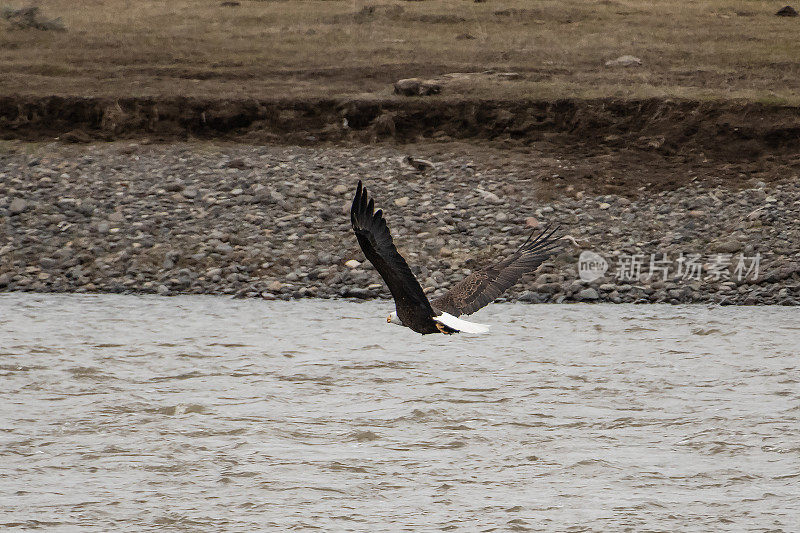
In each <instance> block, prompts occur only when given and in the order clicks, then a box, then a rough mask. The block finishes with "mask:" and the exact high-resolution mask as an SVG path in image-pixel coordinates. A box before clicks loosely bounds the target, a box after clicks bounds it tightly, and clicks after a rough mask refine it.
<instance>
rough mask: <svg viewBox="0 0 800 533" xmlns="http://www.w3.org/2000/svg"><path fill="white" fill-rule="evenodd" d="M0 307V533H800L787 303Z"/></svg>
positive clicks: (795, 342) (797, 391) (64, 299)
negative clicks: (412, 317)
mask: <svg viewBox="0 0 800 533" xmlns="http://www.w3.org/2000/svg"><path fill="white" fill-rule="evenodd" d="M389 307H390V305H389V304H388V303H387V302H372V303H366V304H357V303H351V302H346V301H300V302H292V303H287V302H265V301H241V300H238V301H236V300H230V299H225V298H214V297H178V298H157V297H132V296H79V295H32V294H5V295H0V406H2V410H1V411H0V528H2V529H8V528H9V527H10V526H17V527H37V526H39V527H42V528H44V529H46V530H48V531H76V530H81V531H113V530H135V531H145V530H174V529H181V530H201V531H255V530H265V529H266V530H269V529H274V530H284V529H299V530H302V529H306V528H319V529H322V530H328V531H381V530H403V529H405V530H417V531H419V530H438V529H442V530H450V529H453V530H461V529H463V530H467V531H478V530H484V531H487V530H494V529H499V530H526V529H531V530H541V529H550V530H559V531H642V530H663V531H678V530H680V531H711V530H714V531H720V530H729V531H745V530H747V531H766V530H772V531H777V530H783V531H798V528H800V489H799V488H798V487H800V421H799V420H798V418H800V383H799V382H800V360H798V351H800V322H798V312H797V311H796V310H794V309H789V308H776V307H773V308H768V307H766V308H752V307H750V308H731V307H728V308H706V307H700V306H693V307H666V306H664V307H662V306H589V305H571V306H566V305H565V306H553V305H547V306H527V305H494V306H491V307H489V308H487V309H486V310H484V311H482V312H481V313H479V314H478V315H476V316H475V319H476V320H477V321H480V322H486V323H490V324H493V325H494V329H493V335H491V336H489V337H473V338H468V337H465V336H460V337H459V336H454V337H449V338H447V337H443V336H436V337H434V336H428V337H420V336H417V335H416V334H414V333H412V332H411V331H409V330H406V329H403V328H399V327H397V326H393V325H390V324H386V322H385V316H386V312H387V310H388V309H389Z"/></svg>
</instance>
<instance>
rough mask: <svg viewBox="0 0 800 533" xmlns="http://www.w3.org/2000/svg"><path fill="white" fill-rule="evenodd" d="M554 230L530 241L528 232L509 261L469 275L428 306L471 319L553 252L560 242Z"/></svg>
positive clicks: (547, 231)
mask: <svg viewBox="0 0 800 533" xmlns="http://www.w3.org/2000/svg"><path fill="white" fill-rule="evenodd" d="M557 230H558V228H557V227H556V228H554V229H552V230H551V229H550V227H549V226H548V227H546V228H545V229H544V230H542V231H541V232H540V233H539V235H537V236H536V238H535V239H533V240H531V238H532V237H533V232H532V233H531V234H530V236H529V237H528V240H526V241H525V242H524V243H523V245H522V246H520V247H519V249H518V250H517V251H516V252H515V253H514V254H513V255H512V256H511V257H509V258H507V259H504V260H503V261H499V262H497V263H494V264H492V265H489V266H488V267H486V268H484V269H482V270H478V271H476V272H473V273H472V274H470V275H469V276H467V277H466V278H464V279H463V280H461V281H460V282H458V283H457V284H456V285H455V286H454V287H453V288H452V289H450V291H448V292H447V293H446V294H445V295H444V296H442V297H441V298H438V299H436V300H434V301H433V302H431V304H432V305H433V307H435V308H436V309H437V310H439V311H444V312H445V313H450V314H451V315H455V316H459V315H471V314H472V313H474V312H475V311H477V310H478V309H480V308H481V307H483V306H485V305H487V304H490V303H492V302H493V301H494V300H495V299H496V298H497V297H499V296H500V295H501V294H503V293H504V292H505V291H506V290H507V289H508V288H509V287H511V286H512V285H514V284H515V283H516V282H517V281H519V279H520V278H521V277H522V276H523V275H524V274H527V273H529V272H533V271H534V270H536V269H537V268H538V267H539V265H541V264H542V263H543V262H545V261H546V260H547V259H548V258H549V257H550V256H551V255H553V254H554V253H555V252H556V251H557V249H558V247H559V242H558V241H559V240H560V238H561V237H560V236H558V237H555V236H554V235H555V233H556V231H557Z"/></svg>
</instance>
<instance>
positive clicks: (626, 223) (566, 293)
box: [0, 143, 800, 305]
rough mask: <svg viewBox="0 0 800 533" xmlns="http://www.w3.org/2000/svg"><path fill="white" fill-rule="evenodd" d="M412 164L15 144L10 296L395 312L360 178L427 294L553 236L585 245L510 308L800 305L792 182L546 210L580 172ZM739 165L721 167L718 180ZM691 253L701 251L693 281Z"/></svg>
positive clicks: (566, 202)
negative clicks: (356, 213)
mask: <svg viewBox="0 0 800 533" xmlns="http://www.w3.org/2000/svg"><path fill="white" fill-rule="evenodd" d="M413 150H414V148H413V147H406V148H402V149H398V148H395V147H388V146H372V147H361V148H341V147H313V148H302V147H274V146H272V147H256V146H249V145H212V144H198V143H194V144H192V143H187V144H171V145H140V144H130V143H110V144H104V145H83V146H63V145H56V144H50V145H25V144H16V145H13V146H4V147H3V149H2V151H0V291H44V292H51V291H55V292H64V291H71V292H72V291H74V292H150V293H159V294H164V295H169V294H178V293H207V294H230V295H236V296H240V297H263V298H299V297H321V298H331V297H355V298H374V297H384V298H388V297H389V294H388V291H387V290H386V289H385V288H384V286H383V284H382V282H381V279H380V278H379V276H378V275H377V273H376V272H375V271H374V270H373V269H372V268H371V266H370V265H369V264H360V263H361V262H362V261H364V258H363V256H362V254H361V251H360V250H359V248H358V245H357V243H356V241H355V238H354V237H353V235H352V233H351V230H350V228H349V217H348V215H347V209H348V207H349V202H350V200H351V198H352V194H353V190H354V188H355V184H356V182H357V180H358V179H363V180H364V181H365V183H366V184H367V185H368V186H369V188H370V189H371V191H372V194H374V195H375V197H376V198H377V203H378V206H379V207H383V208H384V209H385V211H386V213H387V219H388V222H389V225H390V228H391V229H392V231H393V234H394V236H395V241H396V242H397V244H398V245H399V247H400V249H401V251H402V252H403V253H404V255H405V256H406V258H407V259H408V261H409V263H410V264H411V265H412V266H413V268H414V269H415V272H416V273H417V276H418V278H419V279H420V282H421V283H422V285H423V286H424V287H425V288H426V291H429V292H430V293H439V292H442V291H444V290H446V289H447V288H448V287H449V286H451V285H452V284H453V283H455V282H457V281H458V280H460V279H461V278H462V277H463V276H465V275H467V274H468V273H469V272H470V271H471V269H474V268H477V267H479V266H481V265H482V264H485V262H486V261H487V260H489V259H490V258H492V257H496V256H498V255H502V254H505V253H510V252H512V251H513V250H514V249H515V248H516V247H517V246H518V245H519V244H520V243H521V242H522V241H523V240H524V238H525V236H526V234H527V233H528V232H529V231H530V230H531V228H533V227H536V226H539V225H543V224H547V223H550V222H555V223H559V224H561V225H562V227H563V228H564V233H566V234H568V235H569V236H570V237H571V239H570V241H571V242H573V243H575V244H567V246H566V247H565V249H564V251H563V252H562V253H561V254H560V255H559V256H558V257H557V258H555V260H553V261H552V262H550V263H549V264H547V265H545V266H544V267H542V269H540V271H539V272H538V273H537V274H536V275H532V276H529V277H528V278H526V279H525V280H524V282H523V283H521V284H520V285H518V286H517V287H515V289H514V290H513V291H511V292H510V293H508V294H507V297H508V299H511V300H522V301H529V302H565V301H566V302H570V301H610V302H670V303H679V302H714V303H723V304H774V303H779V304H786V305H796V304H797V303H798V301H800V255H799V253H798V249H800V181H798V179H797V177H796V176H785V179H780V180H776V181H770V182H764V181H760V180H759V179H757V178H758V177H757V176H755V177H753V179H750V180H749V181H748V180H745V181H744V182H743V181H741V180H740V181H739V182H737V184H736V186H730V187H725V186H720V185H710V184H707V183H706V182H696V183H695V182H693V181H692V180H691V179H687V180H686V182H687V184H686V185H683V186H676V187H674V188H672V189H670V190H660V191H653V192H649V191H648V190H647V183H646V182H645V180H644V179H642V187H639V188H637V189H636V190H631V191H630V194H627V195H625V196H621V195H617V194H613V195H609V194H601V195H597V194H593V193H592V190H591V187H584V186H574V185H569V184H567V185H565V186H563V187H562V188H561V189H559V190H558V191H557V192H558V194H555V195H554V194H552V191H551V190H550V189H548V188H547V187H546V186H545V185H544V184H545V183H547V182H548V181H550V180H552V179H554V177H555V178H558V176H559V172H560V173H561V174H568V172H567V171H568V170H569V168H574V167H575V165H581V164H587V161H586V160H578V159H579V157H580V156H575V159H574V160H571V159H570V158H569V157H568V156H566V157H562V158H557V157H550V158H541V157H534V156H527V159H526V158H522V160H520V159H519V158H517V159H516V160H515V161H513V162H512V163H509V164H505V163H504V164H496V163H497V160H496V159H491V158H489V159H487V158H485V157H483V156H481V155H476V156H472V155H470V150H469V149H464V148H463V146H462V147H459V148H458V149H453V150H452V151H451V152H450V153H448V151H447V148H446V147H445V149H444V150H442V149H441V148H440V149H439V150H438V152H437V153H434V154H433V155H427V154H425V153H424V150H423V151H422V152H423V155H425V156H427V157H429V158H430V159H432V160H433V163H434V167H433V168H430V169H426V170H423V171H419V170H416V169H415V168H413V167H412V166H411V165H409V164H408V163H407V162H405V161H404V157H405V155H407V154H408V153H409V151H412V152H413ZM476 153H477V150H476ZM490 159H491V160H490ZM526 161H527V163H526ZM588 164H593V162H591V161H588ZM650 164H653V165H654V166H655V165H657V164H658V163H650ZM526 165H527V166H526ZM729 166H730V165H727V166H726V165H725V164H723V163H720V164H719V166H718V171H719V173H724V172H727V171H729V168H728V167H729ZM690 170H691V169H683V170H682V171H684V172H689V171H690ZM707 170H708V169H707ZM787 170H790V169H787ZM641 171H642V169H641V168H640V169H630V168H628V169H621V170H619V172H620V173H626V172H628V173H630V172H641ZM711 172H712V173H713V169H711ZM628 177H629V178H630V176H628ZM584 181H585V180H584ZM582 250H592V251H594V252H597V253H599V254H600V255H601V256H602V257H603V258H604V259H605V260H606V262H607V264H608V270H607V272H606V273H605V275H603V276H601V277H599V278H597V279H595V280H593V281H591V282H586V281H583V280H581V279H580V278H579V269H578V258H579V254H580V253H581V251H582ZM651 254H655V255H654V256H651ZM681 254H684V255H683V258H684V260H686V259H687V258H691V257H692V255H693V254H700V257H699V258H696V261H695V262H694V266H695V269H694V270H692V269H690V268H688V266H690V263H692V261H691V260H690V261H689V262H688V263H687V262H681V259H680V258H681ZM757 254H758V262H759V265H758V272H757V273H756V271H755V269H754V268H753V266H754V264H753V263H754V261H755V259H754V258H755V257H756V255H757ZM629 258H630V259H629ZM651 259H654V260H655V262H654V265H655V267H656V270H655V271H654V273H655V275H653V276H652V277H649V276H648V274H649V273H650V263H651ZM665 259H666V261H665ZM353 260H354V261H353ZM629 263H630V264H629ZM636 264H640V265H641V271H638V272H637V271H636V269H635V268H633V267H634V266H635V265H636ZM697 264H699V265H700V267H699V268H696V265H697ZM737 265H738V268H739V270H738V271H737ZM720 266H725V268H724V269H722V268H720ZM665 267H666V268H667V276H666V278H665V277H664V276H663V268H665ZM748 270H749V272H748ZM636 274H638V275H636ZM698 274H699V275H698ZM741 274H745V276H741ZM739 278H742V279H739Z"/></svg>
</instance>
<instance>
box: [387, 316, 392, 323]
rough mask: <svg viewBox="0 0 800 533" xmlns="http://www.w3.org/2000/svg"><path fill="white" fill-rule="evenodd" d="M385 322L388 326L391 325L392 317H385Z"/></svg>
mask: <svg viewBox="0 0 800 533" xmlns="http://www.w3.org/2000/svg"><path fill="white" fill-rule="evenodd" d="M386 322H387V323H388V324H391V323H392V315H389V316H387V317H386Z"/></svg>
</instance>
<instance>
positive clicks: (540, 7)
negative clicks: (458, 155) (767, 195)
mask: <svg viewBox="0 0 800 533" xmlns="http://www.w3.org/2000/svg"><path fill="white" fill-rule="evenodd" d="M240 2H241V5H240V6H238V7H223V6H221V5H220V3H221V2H220V1H219V0H214V1H210V0H209V1H205V0H196V1H183V0H171V1H169V2H165V1H163V0H158V1H155V0H139V1H130V0H83V1H81V2H75V1H73V0H42V1H40V2H38V5H40V7H41V8H42V12H43V14H44V15H45V16H47V17H61V18H62V19H63V21H64V23H65V25H66V27H67V30H68V31H67V32H64V33H58V32H46V31H38V30H33V29H31V30H14V29H10V27H9V26H8V25H7V24H3V22H2V21H0V72H2V76H0V94H3V95H9V94H34V95H53V94H55V95H77V96H90V95H99V96H148V95H153V96H159V95H176V94H181V95H187V96H207V97H217V98H219V97H257V98H276V97H297V96H314V97H317V96H355V95H364V94H370V95H374V96H381V97H385V96H389V95H390V93H391V88H390V84H391V82H392V81H394V80H395V79H397V78H399V77H410V76H424V77H429V76H435V75H439V74H444V73H448V72H465V71H482V70H486V69H499V70H503V71H516V72H520V73H521V74H523V78H522V79H521V80H519V81H496V80H488V79H486V80H478V81H474V82H471V83H466V84H459V85H457V86H454V87H450V88H448V90H447V91H445V92H444V94H443V95H442V96H439V97H437V98H450V97H457V98H460V97H462V96H471V97H495V98H562V97H597V96H614V97H623V98H626V97H650V96H664V97H685V98H696V99H708V98H714V99H738V98H742V99H748V100H763V101H771V102H786V103H800V75H799V74H800V63H798V61H797V58H798V57H800V39H798V38H797V33H798V30H800V19H797V18H783V17H776V16H774V15H773V14H774V12H775V11H776V10H777V9H778V8H779V7H781V6H780V5H779V4H778V3H774V2H763V1H756V0H750V1H742V0H740V1H733V0H707V1H702V0H701V1H697V2H689V1H678V0H671V1H640V0H600V1H596V0H574V1H572V2H564V1H563V0H557V1H556V0H543V1H537V2H532V1H529V0H509V1H503V2H499V1H489V2H484V3H474V2H473V1H472V0H427V1H424V2H402V1H391V0H376V1H374V2H365V1H363V0H357V1H353V0H348V1H336V0H327V1H325V0H314V1H303V0H287V1H255V0H240ZM7 4H8V5H10V6H11V7H22V6H24V5H26V3H25V2H19V1H15V0H7ZM375 4H382V5H383V6H386V5H389V6H400V8H401V9H398V8H391V9H387V8H383V7H378V8H377V9H375V10H373V12H371V13H370V12H369V11H370V10H369V9H367V10H364V11H362V9H363V8H364V7H365V6H369V5H375ZM502 11H507V12H508V13H502ZM498 12H500V13H498ZM355 13H360V14H358V15H354V14H355ZM465 34H468V35H469V37H470V38H463V37H464V35H465ZM624 54H632V55H635V56H637V57H640V58H641V59H642V63H643V65H642V66H641V67H634V68H608V67H605V66H604V62H605V61H606V60H608V59H613V58H615V57H617V56H620V55H624Z"/></svg>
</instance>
